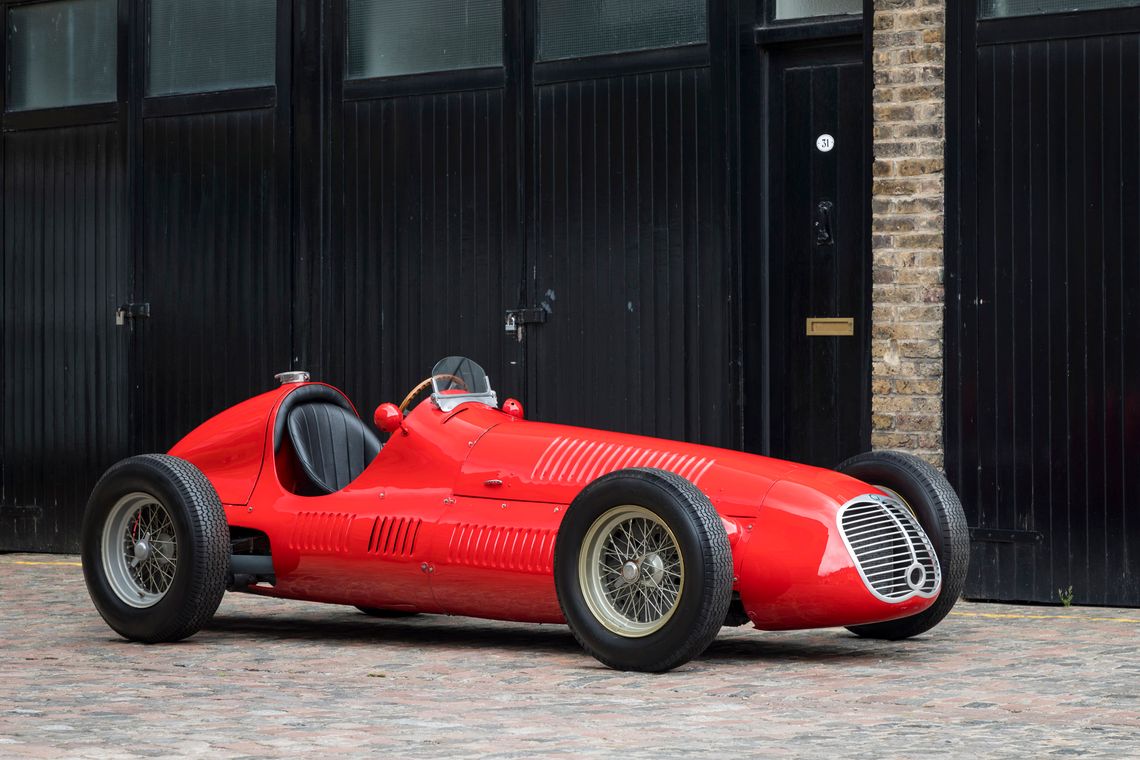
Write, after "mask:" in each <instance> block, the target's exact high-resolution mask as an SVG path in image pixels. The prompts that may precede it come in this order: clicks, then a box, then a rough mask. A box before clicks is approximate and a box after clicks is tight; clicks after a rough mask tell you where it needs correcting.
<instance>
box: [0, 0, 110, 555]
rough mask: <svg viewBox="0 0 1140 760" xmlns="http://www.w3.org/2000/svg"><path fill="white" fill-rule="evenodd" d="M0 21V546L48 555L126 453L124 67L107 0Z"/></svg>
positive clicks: (0, 14) (64, 542) (67, 541)
mask: <svg viewBox="0 0 1140 760" xmlns="http://www.w3.org/2000/svg"><path fill="white" fill-rule="evenodd" d="M0 18H3V20H4V27H5V30H6V35H5V44H6V47H7V51H6V52H7V56H6V62H7V66H6V69H5V71H6V75H7V81H6V82H4V83H0V84H2V85H3V86H0V110H3V131H2V133H0V173H2V176H3V186H2V190H0V230H2V235H0V240H2V244H0V262H2V269H0V335H2V341H0V342H2V346H3V347H2V352H0V388H2V397H3V403H2V405H0V549H5V550H7V549H17V550H21V549H22V550H34V551H43V550H51V549H59V548H62V547H64V546H68V547H73V546H74V545H75V542H76V541H77V540H78V536H79V525H80V518H81V517H82V510H83V505H84V503H85V502H86V499H87V494H88V492H89V491H90V488H91V485H92V484H93V483H94V481H95V480H96V478H98V476H99V475H100V473H102V471H103V470H104V469H106V467H107V466H109V465H110V464H111V463H112V462H114V461H115V460H116V459H118V458H119V457H121V456H124V455H125V454H126V453H127V452H128V451H129V446H130V444H129V440H128V435H129V433H128V430H129V427H128V419H129V415H128V399H129V396H128V390H127V389H128V383H127V378H128V371H127V369H128V368H127V356H128V351H127V347H128V345H129V340H130V338H129V335H130V330H129V327H128V326H126V325H124V326H123V327H117V326H116V324H115V310H116V309H117V307H118V306H119V305H120V304H122V303H123V302H125V301H126V300H128V298H129V287H130V275H131V272H130V260H129V257H128V256H127V244H126V243H127V240H128V235H129V219H128V217H127V215H126V213H125V208H126V189H127V182H126V171H125V164H126V161H125V153H126V151H125V141H124V123H123V120H122V118H121V117H122V115H123V109H124V108H125V106H126V94H125V92H123V91H122V90H121V89H120V88H119V87H118V86H117V84H118V80H119V76H118V73H119V72H125V70H126V69H125V66H118V67H117V66H116V65H115V57H114V53H115V41H116V37H117V32H118V27H117V8H116V5H115V3H114V2H113V0H96V2H89V3H86V4H83V5H75V4H70V3H33V4H23V3H21V4H9V3H4V4H0ZM81 62H82V63H81Z"/></svg>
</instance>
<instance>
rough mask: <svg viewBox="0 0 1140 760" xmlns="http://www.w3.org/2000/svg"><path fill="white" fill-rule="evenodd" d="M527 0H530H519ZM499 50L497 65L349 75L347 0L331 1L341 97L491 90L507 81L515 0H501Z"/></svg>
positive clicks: (333, 46) (333, 52)
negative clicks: (370, 75) (365, 75)
mask: <svg viewBox="0 0 1140 760" xmlns="http://www.w3.org/2000/svg"><path fill="white" fill-rule="evenodd" d="M522 1H524V2H529V1H530V0H522ZM501 5H502V9H503V12H502V17H501V18H502V21H501V24H502V27H501V37H502V49H501V50H500V56H499V64H498V65H497V66H479V67H471V68H465V69H443V70H438V71H418V72H411V73H408V74H391V75H388V76H376V77H352V78H350V77H349V76H348V0H336V2H334V3H332V16H333V18H332V24H331V27H332V35H331V37H332V41H331V44H330V46H329V47H330V55H331V56H332V60H333V62H334V63H335V64H336V67H338V68H335V69H334V70H335V72H336V76H335V77H334V78H335V79H336V80H337V83H338V84H339V87H340V89H341V94H342V98H343V100H346V101H351V100H374V99H377V98H387V97H400V96H404V95H430V94H433V93H444V92H468V91H473V90H492V89H498V88H502V87H505V86H506V84H507V70H508V58H509V56H510V49H509V44H510V40H511V39H512V38H513V37H514V29H515V24H516V22H517V20H518V19H517V15H516V11H517V10H518V9H517V5H516V0H501Z"/></svg>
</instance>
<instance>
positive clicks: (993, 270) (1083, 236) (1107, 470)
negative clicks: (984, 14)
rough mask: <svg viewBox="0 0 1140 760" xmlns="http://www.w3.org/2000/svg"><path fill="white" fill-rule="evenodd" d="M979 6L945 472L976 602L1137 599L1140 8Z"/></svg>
mask: <svg viewBox="0 0 1140 760" xmlns="http://www.w3.org/2000/svg"><path fill="white" fill-rule="evenodd" d="M965 5H966V6H971V7H967V8H965V9H963V11H962V13H963V15H962V17H961V27H960V28H961V29H962V30H963V31H962V35H963V45H962V50H963V51H964V52H963V58H962V61H961V69H960V70H961V90H962V99H961V112H960V119H959V122H958V123H960V124H961V125H962V127H961V129H962V130H963V131H962V132H960V133H959V134H958V135H957V138H958V139H957V140H952V146H955V145H957V146H960V148H959V150H960V153H959V159H958V160H959V163H958V164H957V166H958V167H959V170H958V171H959V173H958V175H957V183H956V185H957V193H956V194H955V195H952V196H951V199H952V203H951V206H952V207H953V206H955V205H956V206H957V209H958V211H959V213H960V218H959V220H958V221H957V223H956V224H955V223H952V224H951V226H950V230H951V245H949V246H948V249H947V250H948V260H947V304H948V316H947V336H946V338H947V362H946V365H947V366H946V392H947V398H946V411H947V415H946V416H947V419H946V424H947V435H946V438H947V440H946V443H947V451H946V464H947V470H948V472H949V474H950V477H951V479H952V482H953V483H954V485H955V487H956V488H957V489H958V491H959V493H960V494H961V496H962V501H963V503H964V505H965V506H966V509H967V515H968V517H969V519H970V523H971V525H972V526H973V539H974V543H973V554H972V558H971V562H970V578H969V580H968V584H967V593H968V594H969V595H971V596H974V597H981V598H991V599H1004V600H1033V601H1054V602H1055V601H1058V598H1059V594H1062V593H1064V594H1067V593H1068V590H1069V589H1070V587H1071V589H1072V595H1073V599H1074V600H1075V601H1076V602H1077V603H1092V604H1119V605H1137V604H1140V563H1138V560H1137V552H1138V551H1140V518H1138V517H1137V516H1136V513H1135V510H1134V509H1133V508H1132V497H1133V495H1134V494H1135V493H1136V492H1137V489H1138V488H1140V471H1138V468H1137V465H1138V463H1140V352H1138V351H1137V347H1138V346H1140V322H1138V321H1137V317H1138V316H1140V303H1138V302H1137V298H1136V293H1137V291H1138V290H1140V255H1138V253H1137V251H1138V250H1140V228H1138V226H1137V220H1138V218H1140V147H1138V146H1137V142H1136V134H1137V132H1138V131H1140V103H1138V101H1137V97H1136V94H1137V92H1138V91H1140V10H1137V9H1129V10H1117V11H1104V12H1099V13H1082V14H1069V15H1057V16H1037V17H1028V18H1003V19H993V20H987V21H983V22H980V23H979V22H975V18H974V15H973V11H974V9H973V7H972V6H973V3H966V4H965ZM975 125H976V129H975ZM955 236H956V239H957V241H958V245H957V246H955V245H954V244H953V241H954V239H955Z"/></svg>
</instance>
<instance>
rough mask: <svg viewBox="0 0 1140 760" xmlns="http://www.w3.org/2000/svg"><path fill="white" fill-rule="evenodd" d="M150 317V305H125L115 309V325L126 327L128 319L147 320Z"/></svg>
mask: <svg viewBox="0 0 1140 760" xmlns="http://www.w3.org/2000/svg"><path fill="white" fill-rule="evenodd" d="M149 316H150V304H149V303H125V304H123V305H122V306H120V307H119V308H117V309H115V324H116V325H125V324H126V323H127V320H128V319H146V318H148V317H149Z"/></svg>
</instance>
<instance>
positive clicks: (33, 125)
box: [0, 0, 127, 131]
mask: <svg viewBox="0 0 1140 760" xmlns="http://www.w3.org/2000/svg"><path fill="white" fill-rule="evenodd" d="M52 2H57V0H12V1H11V2H0V18H2V20H3V24H4V34H3V35H0V49H2V50H0V59H2V60H3V62H4V78H3V86H2V87H0V119H2V128H3V129H4V130H5V131H11V130H21V129H48V128H53V127H71V126H81V125H85V124H105V123H107V122H112V121H115V120H116V118H118V114H119V103H120V102H121V101H122V99H123V93H124V75H125V72H126V58H127V56H125V55H124V54H123V51H124V45H123V32H124V29H123V2H124V0H115V3H114V5H115V9H116V12H117V18H116V30H115V94H114V96H113V98H112V99H110V100H100V101H95V102H91V103H74V104H71V105H63V106H47V107H44V108H22V109H20V110H10V109H9V106H8V98H9V95H10V93H11V89H12V44H11V40H10V38H9V37H10V35H9V30H10V28H11V24H10V21H11V13H12V10H13V9H16V8H23V7H28V6H32V5H45V4H47V3H52Z"/></svg>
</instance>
